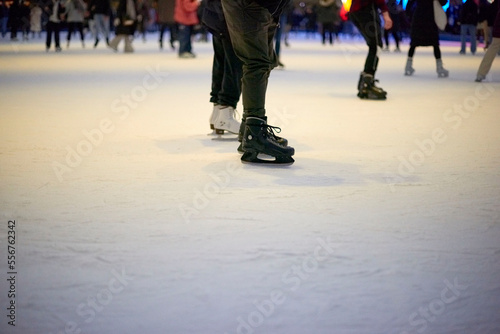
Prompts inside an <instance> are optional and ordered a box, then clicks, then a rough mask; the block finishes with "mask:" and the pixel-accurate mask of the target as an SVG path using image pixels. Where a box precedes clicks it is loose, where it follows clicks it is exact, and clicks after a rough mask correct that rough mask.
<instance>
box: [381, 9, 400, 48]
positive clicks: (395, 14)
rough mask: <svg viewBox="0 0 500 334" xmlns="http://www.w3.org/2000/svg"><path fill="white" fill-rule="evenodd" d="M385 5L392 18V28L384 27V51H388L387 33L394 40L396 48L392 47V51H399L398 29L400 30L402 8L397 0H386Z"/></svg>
mask: <svg viewBox="0 0 500 334" xmlns="http://www.w3.org/2000/svg"><path fill="white" fill-rule="evenodd" d="M387 7H388V8H389V16H390V17H391V20H392V28H391V29H384V40H385V49H384V51H389V34H392V37H393V38H394V42H395V43H396V49H394V52H401V50H400V49H399V41H400V40H401V37H400V34H399V31H400V30H401V22H400V14H401V12H402V11H403V8H402V7H401V5H400V4H399V3H398V2H397V0H388V1H387Z"/></svg>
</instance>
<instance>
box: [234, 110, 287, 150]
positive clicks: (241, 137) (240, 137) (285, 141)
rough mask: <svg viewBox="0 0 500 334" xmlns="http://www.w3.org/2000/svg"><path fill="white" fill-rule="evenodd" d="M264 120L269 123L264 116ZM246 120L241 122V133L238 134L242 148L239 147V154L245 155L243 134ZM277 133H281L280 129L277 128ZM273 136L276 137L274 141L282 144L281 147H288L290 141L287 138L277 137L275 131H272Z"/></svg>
mask: <svg viewBox="0 0 500 334" xmlns="http://www.w3.org/2000/svg"><path fill="white" fill-rule="evenodd" d="M262 119H263V120H264V121H265V122H267V117H266V116H264V117H262ZM245 122H246V121H245V120H242V121H241V125H240V132H239V133H238V141H239V142H240V146H238V153H239V154H243V153H245V150H243V133H244V132H245ZM275 129H276V132H280V131H281V129H280V128H276V127H275ZM272 134H273V136H274V139H275V140H276V142H277V143H278V144H280V145H281V146H288V140H286V139H285V138H282V137H279V136H276V134H275V133H274V131H272Z"/></svg>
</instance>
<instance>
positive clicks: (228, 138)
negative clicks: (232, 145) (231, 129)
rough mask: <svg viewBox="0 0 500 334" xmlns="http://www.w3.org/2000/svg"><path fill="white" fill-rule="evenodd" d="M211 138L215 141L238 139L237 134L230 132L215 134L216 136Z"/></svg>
mask: <svg viewBox="0 0 500 334" xmlns="http://www.w3.org/2000/svg"><path fill="white" fill-rule="evenodd" d="M212 140H215V141H238V136H237V135H236V136H235V135H234V134H233V135H232V136H231V135H230V134H227V135H216V137H213V138H212Z"/></svg>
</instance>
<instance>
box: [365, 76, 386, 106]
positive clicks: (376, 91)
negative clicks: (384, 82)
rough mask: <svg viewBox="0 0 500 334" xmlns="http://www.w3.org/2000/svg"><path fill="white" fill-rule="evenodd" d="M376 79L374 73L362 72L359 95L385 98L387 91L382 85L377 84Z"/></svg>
mask: <svg viewBox="0 0 500 334" xmlns="http://www.w3.org/2000/svg"><path fill="white" fill-rule="evenodd" d="M377 81H378V80H375V78H374V77H373V75H372V74H368V73H365V72H362V73H361V75H360V76H359V82H358V97H359V98H360V99H368V100H385V99H387V92H386V91H385V90H383V89H382V88H380V87H377V86H375V82H377Z"/></svg>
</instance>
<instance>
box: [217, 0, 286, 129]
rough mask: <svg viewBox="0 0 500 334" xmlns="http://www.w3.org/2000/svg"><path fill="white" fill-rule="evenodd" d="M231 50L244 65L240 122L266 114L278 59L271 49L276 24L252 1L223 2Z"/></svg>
mask: <svg viewBox="0 0 500 334" xmlns="http://www.w3.org/2000/svg"><path fill="white" fill-rule="evenodd" d="M222 8H223V10H224V15H225V17H226V22H227V26H228V28H229V35H230V36H231V41H232V43H233V49H234V52H235V54H236V56H238V58H240V59H241V61H242V63H243V77H242V80H241V93H242V100H243V119H246V117H248V116H257V117H263V116H265V114H266V110H265V102H266V90H267V83H268V79H269V74H270V73H271V70H272V69H273V68H274V67H276V66H277V64H278V59H277V57H276V54H275V52H274V48H273V38H274V34H275V32H276V26H277V24H276V22H275V21H274V19H273V17H272V16H271V13H269V11H268V10H267V9H265V8H264V7H262V6H260V5H258V4H257V3H256V2H255V1H253V0H222Z"/></svg>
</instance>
